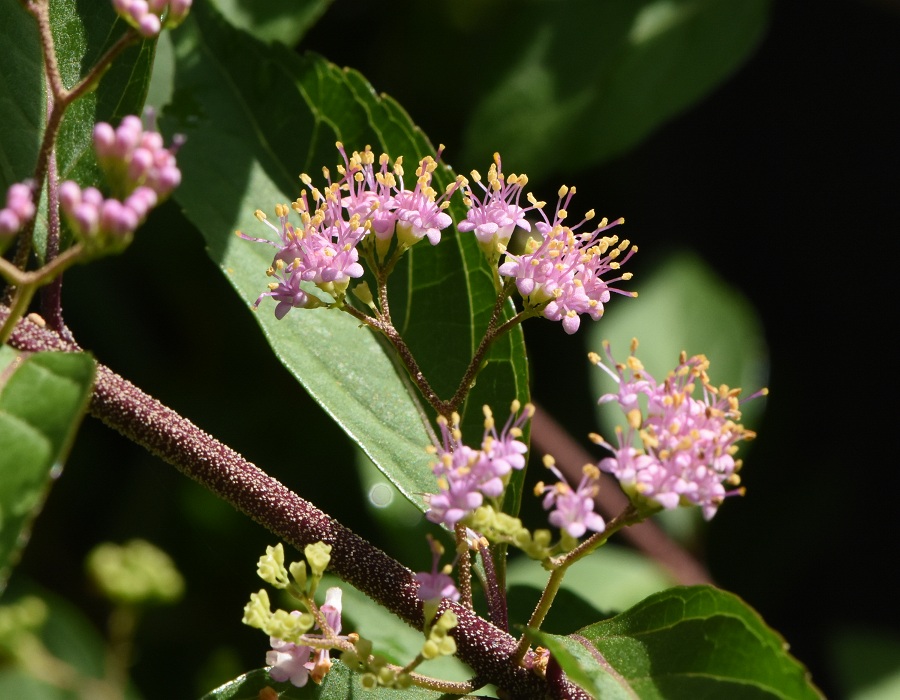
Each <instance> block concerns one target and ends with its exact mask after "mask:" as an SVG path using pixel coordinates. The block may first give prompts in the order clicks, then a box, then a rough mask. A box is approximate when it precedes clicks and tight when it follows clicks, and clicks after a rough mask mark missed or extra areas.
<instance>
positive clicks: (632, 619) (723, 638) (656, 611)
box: [530, 586, 821, 700]
mask: <svg viewBox="0 0 900 700" xmlns="http://www.w3.org/2000/svg"><path fill="white" fill-rule="evenodd" d="M530 634H531V635H532V636H533V637H534V639H535V640H536V641H538V642H539V643H541V644H542V645H544V646H546V647H547V648H549V649H550V651H551V653H552V654H553V655H554V657H555V658H556V660H557V661H558V663H559V664H560V666H561V667H562V668H563V670H564V671H565V672H566V674H567V675H568V676H569V678H570V679H571V680H572V681H574V682H575V683H578V684H579V685H581V686H582V687H584V688H585V689H586V690H588V692H591V693H592V694H593V695H594V697H603V698H607V697H609V698H642V699H643V700H649V699H650V698H665V699H666V700H678V699H679V698H685V699H688V698H698V697H716V698H725V697H727V698H734V699H736V700H743V699H750V698H783V699H784V700H788V699H790V700H803V699H804V698H809V699H810V700H813V699H815V698H820V697H821V695H820V693H819V691H818V689H816V687H815V686H814V685H813V684H812V682H811V681H810V679H809V674H808V673H807V671H806V669H805V668H804V667H803V666H802V664H800V663H799V662H798V661H797V660H796V659H794V658H793V657H792V656H791V655H790V654H789V653H788V651H787V644H786V643H785V641H784V640H783V639H782V638H781V637H780V636H779V635H778V634H777V633H776V632H774V631H773V630H771V629H770V628H769V627H767V626H766V624H765V623H764V622H763V621H762V619H761V618H760V617H759V615H758V614H757V613H756V612H755V611H754V610H753V609H752V608H750V607H748V606H747V604H746V603H744V602H743V601H742V600H740V599H739V598H738V597H737V596H735V595H733V594H731V593H726V592H725V591H720V590H718V589H715V588H712V587H709V586H693V587H679V588H672V589H670V590H667V591H663V592H662V593H657V594H655V595H653V596H650V597H649V598H647V599H646V600H644V601H643V602H641V603H639V604H638V605H636V606H634V607H633V608H631V609H630V610H627V611H626V612H624V613H622V614H621V615H617V616H616V617H613V618H611V619H609V620H605V621H603V622H598V623H595V624H593V625H589V626H588V627H585V628H583V629H581V630H579V631H578V633H577V634H576V635H573V636H570V637H561V636H555V635H548V634H544V633H540V632H534V631H532V632H530Z"/></svg>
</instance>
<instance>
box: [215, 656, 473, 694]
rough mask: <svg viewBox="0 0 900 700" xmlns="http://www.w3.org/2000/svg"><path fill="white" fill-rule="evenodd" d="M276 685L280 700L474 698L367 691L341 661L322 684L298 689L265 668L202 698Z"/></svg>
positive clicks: (416, 690)
mask: <svg viewBox="0 0 900 700" xmlns="http://www.w3.org/2000/svg"><path fill="white" fill-rule="evenodd" d="M266 687H270V688H277V689H278V697H279V698H281V700H345V699H346V698H357V697H358V698H371V700H392V699H394V698H402V700H450V698H461V697H474V696H470V695H464V696H463V695H444V694H442V693H437V692H434V691H433V690H423V689H422V688H415V687H413V688H407V689H406V690H392V689H390V688H376V689H374V690H366V689H364V688H363V687H362V686H361V685H360V683H359V674H356V673H351V672H350V669H348V668H347V667H346V666H344V665H343V664H342V663H341V662H340V661H337V662H335V664H334V666H332V668H331V671H329V672H328V675H327V676H325V680H324V681H322V685H316V684H315V683H308V684H307V685H305V686H304V687H302V688H295V687H294V686H292V685H291V684H290V683H276V682H275V681H273V680H272V679H271V678H270V677H269V674H268V673H267V671H266V669H264V668H261V669H257V670H256V671H250V672H249V673H245V674H244V675H243V676H241V677H240V678H235V679H234V680H233V681H231V682H230V683H226V684H225V685H223V686H221V687H219V688H216V689H215V690H213V691H212V692H210V693H207V694H206V695H204V696H203V698H202V700H257V698H260V697H264V696H262V695H260V691H262V690H263V689H264V688H266Z"/></svg>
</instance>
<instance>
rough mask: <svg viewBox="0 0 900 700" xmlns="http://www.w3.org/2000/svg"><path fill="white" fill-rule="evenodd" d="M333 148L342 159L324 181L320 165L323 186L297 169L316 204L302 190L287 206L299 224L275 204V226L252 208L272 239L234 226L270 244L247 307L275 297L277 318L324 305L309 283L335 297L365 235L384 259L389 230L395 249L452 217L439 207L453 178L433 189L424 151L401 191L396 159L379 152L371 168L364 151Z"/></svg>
mask: <svg viewBox="0 0 900 700" xmlns="http://www.w3.org/2000/svg"><path fill="white" fill-rule="evenodd" d="M337 148H338V151H339V152H340V153H341V156H342V157H343V160H344V164H343V165H341V166H339V167H338V172H339V174H340V175H341V178H340V179H339V180H338V181H337V182H331V177H330V174H329V172H328V171H327V170H325V176H326V180H327V186H326V187H325V188H324V191H322V190H319V189H318V188H316V187H314V186H313V185H312V179H311V178H310V177H309V176H308V175H305V174H304V175H301V180H302V181H303V183H304V184H305V185H306V186H307V187H308V188H309V190H310V195H309V196H311V198H312V200H313V202H314V207H315V208H314V209H312V210H311V208H310V203H309V196H308V195H307V193H306V192H304V193H303V194H302V195H301V197H300V198H299V199H297V200H296V201H295V202H293V203H292V204H291V207H290V209H293V210H294V211H295V212H296V213H297V214H299V215H300V224H301V225H300V226H299V227H296V226H294V225H293V224H292V223H291V222H290V221H289V219H288V214H289V213H290V209H289V208H288V207H287V206H286V205H281V204H280V205H277V206H276V210H275V211H276V215H277V216H278V218H279V226H275V225H273V224H271V223H269V222H268V221H267V220H266V217H265V215H264V214H263V213H262V212H261V211H257V212H256V216H257V218H258V219H259V220H260V221H262V222H263V223H265V224H266V225H267V226H268V227H269V228H271V229H272V230H273V231H275V232H276V234H278V238H279V240H278V241H277V242H273V241H271V240H268V239H265V238H255V237H252V236H248V235H247V234H245V233H243V232H241V231H238V232H237V234H238V236H240V237H241V238H243V239H245V240H249V241H254V242H258V243H267V244H269V245H271V246H273V247H275V248H276V249H277V252H276V254H275V258H274V261H273V263H272V266H271V267H270V268H269V270H268V272H267V274H268V275H269V276H270V277H272V278H273V279H274V280H275V281H274V282H272V283H270V284H269V291H267V292H264V293H263V294H261V295H260V296H259V298H258V299H257V300H256V304H255V305H254V306H259V304H260V302H261V301H262V300H263V298H265V297H272V298H273V299H275V301H277V302H278V304H277V305H276V307H275V316H276V318H279V319H281V318H283V317H284V316H285V314H287V312H288V311H290V310H291V309H293V308H314V307H317V306H322V305H323V304H324V303H330V302H327V301H323V299H322V297H320V296H318V295H315V294H312V293H311V291H312V290H311V289H310V286H311V285H312V286H315V287H318V288H319V289H320V290H321V291H323V292H325V293H326V294H328V295H330V296H331V297H332V298H333V299H334V300H335V301H338V300H340V299H341V298H342V297H343V296H344V294H345V293H346V289H347V286H348V285H349V282H350V279H352V278H358V277H362V275H363V268H362V265H361V264H360V263H359V252H358V247H359V245H360V244H361V243H363V241H364V240H368V239H369V236H370V234H374V239H375V242H374V247H375V250H376V251H377V254H378V255H380V256H381V257H382V258H384V257H385V256H386V255H387V252H388V250H389V248H390V245H391V242H392V240H393V239H394V237H395V235H396V240H397V245H398V247H399V248H406V247H409V246H411V245H414V244H415V243H417V242H418V241H420V240H422V239H423V238H425V237H427V238H428V240H429V241H430V242H431V244H432V245H434V244H436V243H438V242H439V241H440V239H441V230H442V229H445V228H446V227H447V226H449V225H450V224H451V222H452V221H451V219H450V217H449V215H447V214H446V213H445V212H444V209H445V208H446V206H447V205H448V202H447V201H446V200H447V198H448V197H449V196H450V195H451V194H452V192H453V191H455V190H456V188H457V187H458V186H459V184H458V182H457V183H453V184H451V185H450V186H449V187H448V188H447V190H446V191H445V192H444V194H442V195H440V196H438V194H437V192H436V191H435V190H434V188H433V187H432V179H433V173H434V171H435V169H436V168H437V161H436V160H435V159H434V158H431V157H427V158H424V159H423V160H422V161H421V162H420V163H419V167H418V168H417V170H416V185H415V187H414V188H413V189H407V188H406V187H405V186H404V183H403V162H402V158H399V159H398V160H397V162H395V163H394V166H393V169H389V168H388V157H387V156H386V155H382V156H381V157H380V159H379V165H378V167H377V168H376V167H375V165H374V164H375V156H374V154H373V153H372V151H371V150H369V149H366V150H365V151H363V152H362V153H359V152H354V153H353V154H352V155H351V156H347V153H346V151H345V150H344V147H343V145H341V144H340V143H338V144H337ZM304 283H305V284H304Z"/></svg>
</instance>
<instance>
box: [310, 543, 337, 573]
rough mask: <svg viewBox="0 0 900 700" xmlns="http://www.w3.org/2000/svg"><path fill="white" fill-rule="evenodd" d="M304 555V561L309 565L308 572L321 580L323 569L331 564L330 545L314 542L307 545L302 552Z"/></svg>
mask: <svg viewBox="0 0 900 700" xmlns="http://www.w3.org/2000/svg"><path fill="white" fill-rule="evenodd" d="M303 553H304V554H306V561H307V563H308V564H309V568H310V571H312V575H313V576H314V577H315V578H319V579H320V578H322V574H324V573H325V569H327V568H328V564H329V562H331V545H330V544H325V543H324V542H316V543H315V544H308V545H306V547H305V548H304V550H303Z"/></svg>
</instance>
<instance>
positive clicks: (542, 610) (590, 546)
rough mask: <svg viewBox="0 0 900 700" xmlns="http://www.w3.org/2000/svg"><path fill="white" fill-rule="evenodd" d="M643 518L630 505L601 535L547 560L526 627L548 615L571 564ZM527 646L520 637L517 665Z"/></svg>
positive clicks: (538, 624)
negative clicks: (541, 589) (546, 570)
mask: <svg viewBox="0 0 900 700" xmlns="http://www.w3.org/2000/svg"><path fill="white" fill-rule="evenodd" d="M643 519H644V516H643V515H642V514H641V513H640V512H638V510H637V509H636V508H635V507H634V506H632V505H629V506H628V507H627V508H626V509H625V510H624V511H622V512H621V513H620V514H619V515H617V516H616V517H615V518H613V519H612V520H611V521H609V523H607V525H606V529H605V530H604V531H603V532H596V533H594V534H593V535H591V536H590V537H588V538H587V539H586V540H585V541H584V542H582V543H581V544H579V545H578V546H577V547H575V549H573V550H572V551H571V552H567V553H566V554H562V555H560V556H558V557H553V558H552V559H551V560H550V566H552V567H553V570H552V571H551V572H550V579H549V580H548V581H547V585H546V587H545V588H544V592H543V593H541V598H540V600H539V601H538V604H537V606H535V608H534V612H533V613H531V618H529V620H528V627H529V628H531V629H540V627H541V625H542V624H543V622H544V619H545V618H546V617H547V613H548V612H550V606H551V605H553V601H554V599H555V598H556V594H557V593H559V587H560V586H561V585H562V581H563V578H564V577H565V575H566V572H567V571H568V569H569V567H570V566H571V565H572V564H574V563H575V562H576V561H578V560H579V559H583V558H584V557H586V556H587V555H588V554H590V553H591V552H593V551H594V550H595V549H597V548H598V547H600V546H601V545H603V544H605V543H606V541H607V540H608V539H609V538H610V537H612V535H614V534H615V533H616V532H618V531H619V530H621V529H622V528H623V527H626V526H628V525H634V524H635V523H637V522H640V521H641V520H643ZM528 646H529V640H528V636H527V635H522V638H521V639H520V640H519V646H518V647H517V648H516V659H517V660H518V661H520V662H521V660H522V659H523V658H525V654H526V652H527V651H528Z"/></svg>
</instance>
